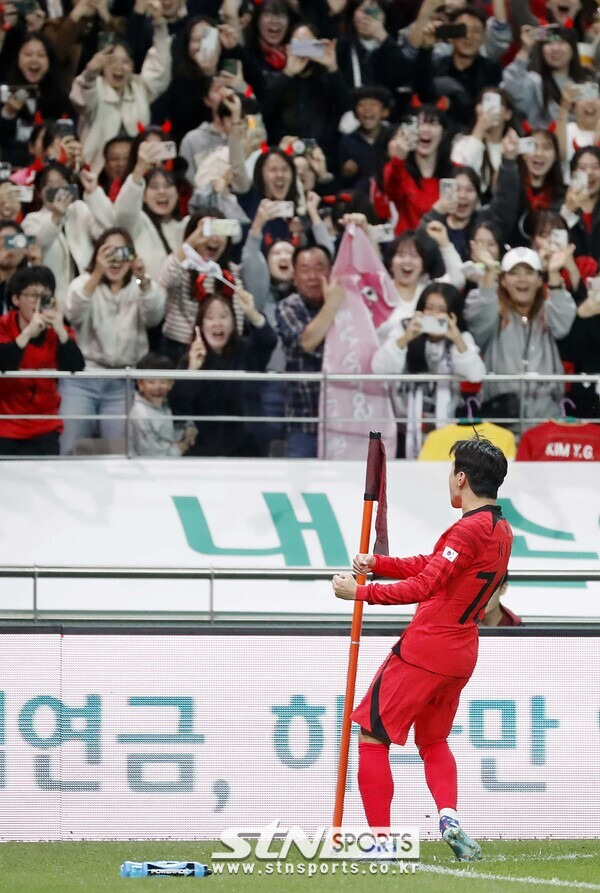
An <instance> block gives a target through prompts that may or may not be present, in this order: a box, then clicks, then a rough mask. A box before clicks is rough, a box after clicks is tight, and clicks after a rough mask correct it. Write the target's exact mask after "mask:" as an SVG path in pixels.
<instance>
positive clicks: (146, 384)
mask: <svg viewBox="0 0 600 893" xmlns="http://www.w3.org/2000/svg"><path fill="white" fill-rule="evenodd" d="M136 368H137V369H152V370H156V371H160V370H166V369H174V368H175V364H174V363H173V361H172V360H170V359H169V357H165V356H161V355H160V354H155V353H147V354H145V356H143V357H142V359H141V360H140V361H139V363H138V364H137V366H136ZM173 384H174V381H173V379H172V378H138V379H137V380H136V383H135V386H136V393H135V396H134V398H133V408H132V410H131V412H130V413H129V449H130V450H131V452H132V453H133V455H134V456H183V455H184V454H185V453H187V451H188V450H189V448H190V447H191V446H192V444H194V443H195V442H196V436H197V434H198V430H197V428H196V426H195V425H194V424H193V423H192V422H190V423H188V424H185V423H181V422H174V421H173V413H172V412H171V407H170V406H169V401H168V397H169V393H170V392H171V389H172V388H173Z"/></svg>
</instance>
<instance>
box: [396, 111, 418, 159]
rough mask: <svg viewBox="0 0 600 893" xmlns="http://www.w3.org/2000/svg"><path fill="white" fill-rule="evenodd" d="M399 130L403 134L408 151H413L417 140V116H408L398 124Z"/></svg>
mask: <svg viewBox="0 0 600 893" xmlns="http://www.w3.org/2000/svg"><path fill="white" fill-rule="evenodd" d="M400 132H401V133H402V134H404V139H405V140H406V145H407V146H408V150H409V152H413V151H414V150H415V149H416V148H417V143H418V142H419V121H418V118H409V120H408V121H404V123H402V124H401V125H400Z"/></svg>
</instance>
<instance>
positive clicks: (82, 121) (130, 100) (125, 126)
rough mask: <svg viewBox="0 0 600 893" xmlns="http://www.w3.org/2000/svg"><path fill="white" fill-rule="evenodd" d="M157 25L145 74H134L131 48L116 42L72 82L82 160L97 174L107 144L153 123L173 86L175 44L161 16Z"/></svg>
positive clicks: (147, 56)
mask: <svg viewBox="0 0 600 893" xmlns="http://www.w3.org/2000/svg"><path fill="white" fill-rule="evenodd" d="M153 26H154V42H153V45H152V47H151V48H150V49H149V50H148V53H147V55H146V58H145V59H144V64H143V65H142V70H141V72H140V74H135V73H134V67H133V58H132V56H131V52H130V50H129V47H128V46H127V44H125V43H123V42H122V41H116V42H115V43H114V44H111V45H109V46H108V47H106V48H105V49H103V50H101V51H100V52H99V53H96V55H95V56H93V57H92V58H91V59H90V61H89V62H88V64H87V65H86V67H85V69H84V70H83V72H82V73H81V74H80V75H78V76H77V77H76V78H75V80H74V81H73V85H72V87H71V94H70V97H69V98H70V100H71V102H72V103H73V105H74V106H75V108H76V109H77V111H78V112H79V124H78V133H79V139H80V140H81V142H82V144H83V157H84V160H85V161H86V162H87V163H88V164H89V165H90V166H91V168H92V170H93V171H94V172H95V173H97V174H98V173H100V171H101V170H102V167H103V164H104V157H103V149H104V145H105V143H107V142H108V140H110V139H112V138H113V137H115V136H117V135H118V134H119V133H121V132H123V131H125V133H127V134H128V135H129V136H131V137H133V136H136V134H137V132H138V124H143V125H146V124H149V122H150V105H151V103H152V102H154V100H155V99H156V98H157V97H158V96H160V95H161V94H162V93H164V91H165V90H166V89H167V87H168V86H169V82H170V80H171V49H170V46H171V44H170V37H169V32H168V30H167V25H166V23H165V20H164V18H163V17H162V12H161V15H160V17H156V18H154V19H153Z"/></svg>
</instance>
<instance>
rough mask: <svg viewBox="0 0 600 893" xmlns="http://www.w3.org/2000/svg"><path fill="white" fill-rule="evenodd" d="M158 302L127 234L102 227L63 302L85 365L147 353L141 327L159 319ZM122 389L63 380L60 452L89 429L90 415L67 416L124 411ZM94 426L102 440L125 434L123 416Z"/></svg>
mask: <svg viewBox="0 0 600 893" xmlns="http://www.w3.org/2000/svg"><path fill="white" fill-rule="evenodd" d="M164 306H165V296H164V292H163V291H162V289H161V288H159V287H158V286H157V285H156V284H155V283H154V282H153V281H152V279H150V278H149V277H148V276H147V275H146V271H145V268H144V264H143V261H142V260H141V259H140V258H139V257H136V255H135V248H134V245H133V241H132V239H131V236H130V235H129V233H128V232H127V231H126V230H124V229H121V228H120V227H112V228H111V229H107V230H105V231H104V232H103V233H102V234H101V236H100V237H99V238H98V239H97V240H96V243H95V245H94V251H93V254H92V259H91V261H90V264H89V267H88V270H87V272H86V273H82V275H81V276H78V277H77V278H76V279H74V280H73V282H71V285H70V287H69V291H68V293H67V300H66V302H65V311H66V316H67V318H68V319H69V321H70V323H71V325H72V326H73V328H74V329H75V332H76V334H77V342H78V344H79V347H80V348H81V352H82V354H83V356H84V357H85V363H86V368H87V369H124V368H125V367H126V366H135V365H136V363H137V362H138V360H139V359H141V357H143V356H144V354H145V353H147V352H148V334H147V331H148V329H149V328H151V327H152V326H155V325H156V324H157V323H158V322H160V320H161V319H162V316H163V311H164ZM126 390H127V388H126V382H125V380H119V379H113V378H110V379H101V378H100V379H82V380H79V381H69V380H64V381H63V382H62V385H61V393H62V398H63V399H62V411H63V413H64V415H65V416H66V417H67V418H65V430H64V433H63V436H62V438H61V453H63V454H70V453H72V452H73V449H74V447H75V445H76V443H77V441H78V440H80V439H81V438H87V437H91V436H92V434H93V432H94V430H95V422H94V420H93V419H73V418H72V419H69V418H68V416H71V415H73V416H94V415H108V416H114V415H124V414H125V408H126ZM99 427H100V436H101V437H102V438H107V439H109V440H115V439H116V440H119V439H121V438H124V436H125V420H124V419H115V418H108V419H102V420H100V422H99Z"/></svg>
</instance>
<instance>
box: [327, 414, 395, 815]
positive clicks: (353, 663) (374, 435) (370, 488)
mask: <svg viewBox="0 0 600 893" xmlns="http://www.w3.org/2000/svg"><path fill="white" fill-rule="evenodd" d="M382 481H383V500H382V498H381V496H382V494H381V483H382ZM375 501H378V502H379V507H380V508H382V507H383V509H384V511H383V515H384V517H383V519H382V520H383V523H384V524H387V522H386V519H385V512H386V510H387V507H386V505H385V447H384V445H383V441H382V440H381V434H379V433H378V432H376V431H371V433H370V434H369V454H368V457H367V473H366V483H365V495H364V502H363V515H362V525H361V531H360V546H359V552H361V553H365V554H366V553H368V552H369V542H370V538H371V522H372V518H373V503H374V502H375ZM377 520H378V521H379V511H378V519H377ZM385 539H386V540H387V536H386V537H385ZM385 545H386V546H387V543H386V544H385ZM386 552H387V548H386ZM366 579H367V578H366V575H365V574H358V575H357V577H356V582H357V583H358V584H359V585H360V584H364V583H366ZM362 617H363V602H359V601H355V602H354V611H353V613H352V628H351V631H350V654H349V657H348V675H347V678H346V695H345V698H344V713H343V717H342V734H341V739H340V758H339V763H338V775H337V786H336V791H335V807H334V810H333V827H334V828H339V827H340V826H341V824H342V818H343V814H344V798H345V796H346V777H347V775H348V754H349V751H350V732H351V728H352V720H351V719H350V714H351V713H352V710H353V709H354V690H355V687H356V671H357V667H358V651H359V648H360V636H361V631H362Z"/></svg>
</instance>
